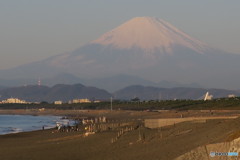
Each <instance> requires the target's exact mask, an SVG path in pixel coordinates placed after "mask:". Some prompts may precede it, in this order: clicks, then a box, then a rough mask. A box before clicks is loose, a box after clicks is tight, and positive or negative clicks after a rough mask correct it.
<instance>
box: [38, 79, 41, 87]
mask: <svg viewBox="0 0 240 160" xmlns="http://www.w3.org/2000/svg"><path fill="white" fill-rule="evenodd" d="M38 86H41V79H40V78H38Z"/></svg>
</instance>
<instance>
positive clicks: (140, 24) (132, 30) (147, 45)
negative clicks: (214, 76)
mask: <svg viewBox="0 0 240 160" xmlns="http://www.w3.org/2000/svg"><path fill="white" fill-rule="evenodd" d="M91 43H93V44H100V45H105V46H106V45H111V46H113V47H116V48H118V49H131V48H140V49H142V50H145V51H148V52H149V51H156V50H157V51H160V52H164V53H172V50H173V46H176V45H178V46H184V47H187V48H189V49H192V50H194V51H196V52H198V53H203V52H204V50H205V48H207V45H206V44H204V43H202V42H200V41H199V40H196V39H194V38H192V37H190V36H189V35H187V34H186V33H184V32H182V31H180V30H179V29H177V28H176V27H174V26H173V25H171V24H169V23H168V22H166V21H164V20H161V19H158V18H152V17H137V18H133V19H131V20H129V21H127V22H126V23H124V24H122V25H120V26H119V27H117V28H115V29H113V30H112V31H110V32H108V33H106V34H104V35H102V36H101V37H100V38H98V39H97V40H94V41H92V42H91Z"/></svg>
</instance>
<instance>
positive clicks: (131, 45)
mask: <svg viewBox="0 0 240 160" xmlns="http://www.w3.org/2000/svg"><path fill="white" fill-rule="evenodd" d="M239 61H240V56H239V55H236V54H230V53H225V52H223V51H220V50H217V49H214V48H212V47H209V46H208V45H207V44H205V43H203V42H201V41H199V40H197V39H195V38H192V37H191V36H189V35H188V34H186V33H184V32H183V31H181V30H179V29H177V28H176V27H174V26H173V25H171V24H170V23H168V22H166V21H164V20H161V19H158V18H152V17H137V18H133V19H131V20H129V21H127V22H125V23H124V24H122V25H120V26H119V27H117V28H115V29H113V30H111V31H110V32H107V33H105V34H103V35H102V36H100V37H99V38H98V39H96V40H93V41H91V42H89V43H87V44H86V45H84V46H82V47H80V48H78V49H76V50H75V51H73V52H70V53H66V54H62V55H57V56H53V57H50V58H48V59H45V60H42V61H38V62H32V63H30V64H26V65H22V66H19V67H17V68H13V69H8V70H2V71H0V76H1V77H6V78H23V77H24V78H26V77H29V78H30V77H51V76H56V75H57V74H61V73H70V74H73V75H76V76H78V77H80V78H85V79H99V78H100V79H103V78H104V77H112V76H115V75H131V76H136V77H140V78H141V79H145V80H147V81H151V82H155V83H158V82H160V81H164V80H167V81H174V82H180V83H185V84H186V83H198V84H200V85H202V86H206V87H218V88H228V89H230V88H231V89H233V88H236V87H238V86H239V81H240V70H239V68H240V63H239ZM113 83H114V82H113ZM91 85H94V84H91ZM116 85H117V84H116ZM122 87H125V86H122Z"/></svg>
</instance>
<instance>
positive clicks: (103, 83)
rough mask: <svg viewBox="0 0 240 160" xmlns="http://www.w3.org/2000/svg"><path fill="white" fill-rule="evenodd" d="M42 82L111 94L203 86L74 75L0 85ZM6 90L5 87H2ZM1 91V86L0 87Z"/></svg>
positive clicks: (23, 80)
mask: <svg viewBox="0 0 240 160" xmlns="http://www.w3.org/2000/svg"><path fill="white" fill-rule="evenodd" d="M39 80H40V81H41V84H42V85H45V86H49V87H51V86H54V85H56V84H70V85H72V84H77V83H81V84H84V85H86V86H95V87H98V88H102V89H105V90H107V91H109V92H115V91H117V90H119V89H122V88H124V87H127V86H130V85H143V86H154V87H161V88H175V87H192V88H201V87H202V86H200V85H198V84H194V83H191V84H181V83H178V82H169V81H161V82H158V83H155V82H152V81H149V80H145V79H143V78H139V77H137V76H129V75H116V76H111V77H105V78H95V79H82V78H79V77H77V76H75V75H73V74H69V73H62V74H58V75H56V76H54V77H50V78H44V79H41V78H40V79H14V80H6V79H0V84H4V85H5V86H8V87H16V86H23V85H36V84H37V83H38V81H39ZM2 88H4V87H2ZM0 89H1V86H0Z"/></svg>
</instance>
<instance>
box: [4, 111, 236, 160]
mask: <svg viewBox="0 0 240 160" xmlns="http://www.w3.org/2000/svg"><path fill="white" fill-rule="evenodd" d="M90 112H91V111H89V112H86V113H87V114H90V115H94V114H95V115H96V114H97V115H103V114H105V115H108V116H109V117H111V116H113V115H114V116H115V117H118V118H120V117H123V118H125V119H126V117H127V118H128V119H131V118H133V119H135V118H136V117H139V116H140V117H144V118H145V117H156V115H157V114H159V113H149V114H148V113H138V112H129V111H126V113H124V112H120V113H113V112H112V113H109V112H106V111H100V112H99V113H97V112H96V111H93V112H92V113H90ZM168 114H169V115H170V113H166V115H168ZM116 115H117V116H116ZM129 115H132V117H131V116H129ZM171 115H172V114H171ZM83 116H86V115H83ZM161 116H162V115H161ZM161 116H160V117H161ZM116 121H117V120H116ZM239 123H240V119H239V118H231V119H207V120H206V121H205V122H202V121H201V122H192V121H186V122H181V123H177V124H174V125H168V126H164V127H161V130H159V129H157V128H156V129H148V128H145V127H144V126H141V127H139V128H135V129H134V130H131V131H128V132H126V133H124V134H123V135H122V136H120V137H119V138H118V139H117V141H115V142H114V143H112V139H113V138H114V137H116V135H117V134H118V133H119V129H118V128H115V129H111V130H105V131H102V132H98V133H95V134H91V135H89V136H84V134H83V132H81V131H74V132H57V130H56V129H48V130H39V131H32V132H23V133H17V134H8V135H1V136H0V142H1V143H0V157H1V160H16V159H19V160H21V159H23V160H26V159H32V160H43V159H44V160H54V159H56V160H64V159H71V160H75V159H76V160H78V159H86V160H96V159H99V160H114V159H116V160H123V159H124V160H125V159H132V160H135V159H136V160H141V159H142V160H145V159H174V158H176V157H178V156H180V155H182V154H184V153H186V152H189V151H190V150H192V149H194V148H197V147H199V146H202V145H206V144H210V143H218V142H224V141H229V140H232V139H234V138H237V137H238V134H235V133H238V132H239V131H240V126H239ZM139 135H141V137H142V138H141V139H139Z"/></svg>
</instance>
